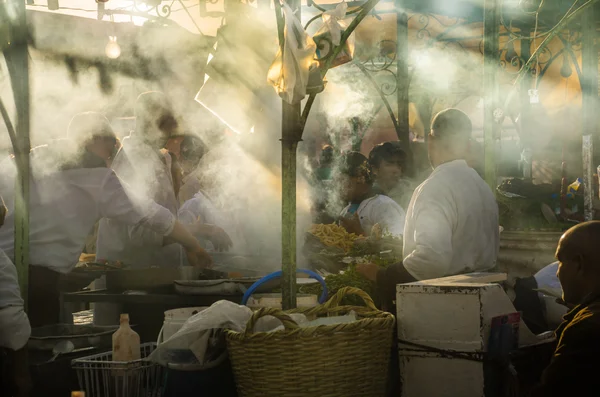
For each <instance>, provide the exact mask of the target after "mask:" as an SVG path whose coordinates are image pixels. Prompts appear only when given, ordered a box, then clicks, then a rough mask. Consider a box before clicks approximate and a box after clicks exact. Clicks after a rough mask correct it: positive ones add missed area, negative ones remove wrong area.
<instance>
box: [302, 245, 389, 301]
mask: <svg viewBox="0 0 600 397" xmlns="http://www.w3.org/2000/svg"><path fill="white" fill-rule="evenodd" d="M396 261H398V259H397V258H395V257H388V258H382V257H381V256H376V255H373V256H367V257H361V258H356V260H354V261H353V263H350V264H349V265H348V266H347V267H346V268H345V269H344V270H343V271H340V272H339V273H336V274H329V275H327V276H326V277H325V284H326V285H327V292H328V295H329V297H332V296H333V295H335V293H336V292H337V291H338V290H339V289H341V288H344V287H356V288H360V289H361V290H363V291H365V292H366V293H367V294H369V295H370V296H371V298H372V299H373V301H374V302H375V304H376V305H378V306H379V304H380V303H381V302H380V299H379V296H378V294H377V289H376V285H375V283H373V282H371V281H369V280H367V279H366V278H364V277H363V276H362V275H360V274H359V273H358V272H357V271H356V266H357V264H359V263H375V264H376V265H379V266H380V267H381V268H386V267H388V266H389V265H391V264H393V263H395V262H396ZM298 292H300V293H303V294H314V295H317V296H320V295H321V292H322V287H321V284H307V285H303V286H301V287H300V288H299V291H298ZM343 304H347V305H356V306H363V301H362V299H360V298H359V297H356V296H349V297H346V298H344V301H343Z"/></svg>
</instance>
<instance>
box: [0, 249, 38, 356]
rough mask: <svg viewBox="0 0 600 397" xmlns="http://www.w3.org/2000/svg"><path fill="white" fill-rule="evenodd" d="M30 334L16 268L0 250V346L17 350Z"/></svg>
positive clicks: (23, 344)
mask: <svg viewBox="0 0 600 397" xmlns="http://www.w3.org/2000/svg"><path fill="white" fill-rule="evenodd" d="M30 336H31V326H30V325H29V318H28V317H27V314H26V313H25V310H24V309H23V299H22V298H21V291H20V289H19V281H18V279H17V269H16V268H15V265H13V263H12V262H11V260H10V259H9V257H8V256H6V254H5V253H4V251H2V250H0V347H4V348H8V349H12V350H19V349H21V348H22V347H23V346H25V344H26V343H27V341H28V340H29V337H30Z"/></svg>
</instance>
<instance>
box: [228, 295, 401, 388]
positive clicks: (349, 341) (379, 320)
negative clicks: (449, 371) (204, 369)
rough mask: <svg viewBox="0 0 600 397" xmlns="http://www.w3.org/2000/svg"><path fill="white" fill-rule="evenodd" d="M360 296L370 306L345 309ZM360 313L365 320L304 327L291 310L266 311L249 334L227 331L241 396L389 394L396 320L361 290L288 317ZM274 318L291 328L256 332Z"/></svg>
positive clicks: (258, 315)
mask: <svg viewBox="0 0 600 397" xmlns="http://www.w3.org/2000/svg"><path fill="white" fill-rule="evenodd" d="M346 295H358V296H360V297H361V298H362V299H363V300H364V301H365V304H366V307H356V306H340V302H341V301H342V299H343V298H344V296H346ZM350 310H354V311H355V312H356V313H357V316H358V318H359V320H357V321H354V322H351V323H346V324H335V325H321V326H318V327H306V328H300V327H299V326H298V325H297V324H296V323H295V322H294V321H293V320H292V319H291V318H290V317H289V316H288V315H287V314H286V313H285V312H282V311H281V310H278V309H273V308H263V309H260V310H258V311H257V312H255V313H254V315H253V316H252V318H251V319H250V321H249V322H248V324H247V326H246V330H245V331H244V332H234V331H228V332H227V347H228V350H229V356H230V359H231V363H232V366H233V372H234V375H235V380H236V383H237V388H238V392H239V395H240V397H281V396H286V397H315V396H319V397H351V396H369V397H383V396H384V395H385V389H386V380H387V375H388V366H389V362H390V357H391V352H392V340H393V330H394V324H395V319H394V316H393V315H391V314H390V313H385V312H382V311H380V310H378V309H377V308H376V307H375V304H374V303H373V301H372V300H371V298H370V297H369V296H368V295H367V294H366V293H364V292H363V291H361V290H359V289H357V288H350V287H347V288H343V289H341V290H339V291H338V292H337V294H336V295H334V296H333V297H332V298H331V299H330V300H329V301H328V302H326V303H325V304H323V305H320V306H316V307H314V308H310V309H305V310H293V311H289V312H287V313H292V312H295V313H298V312H300V313H304V314H306V315H307V316H311V315H319V316H324V315H330V314H331V315H339V314H343V313H347V312H349V311H350ZM267 315H271V316H274V317H276V318H278V319H279V320H281V322H282V323H283V325H284V327H285V329H284V330H281V331H276V332H254V331H253V330H254V325H255V324H256V322H257V321H258V319H259V318H261V317H263V316H267Z"/></svg>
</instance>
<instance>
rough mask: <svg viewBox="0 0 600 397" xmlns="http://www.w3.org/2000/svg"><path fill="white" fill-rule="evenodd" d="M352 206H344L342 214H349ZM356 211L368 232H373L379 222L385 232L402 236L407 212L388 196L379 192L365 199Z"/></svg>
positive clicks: (362, 225)
mask: <svg viewBox="0 0 600 397" xmlns="http://www.w3.org/2000/svg"><path fill="white" fill-rule="evenodd" d="M350 207H351V205H348V206H347V207H346V208H344V209H343V210H342V213H341V214H340V215H341V216H342V217H345V216H347V215H348V210H349V209H350ZM356 213H357V214H358V219H359V220H360V226H361V227H362V229H363V231H364V232H365V233H367V234H369V233H371V229H372V228H373V226H375V224H377V223H379V226H381V229H382V230H383V232H384V233H389V234H391V235H393V236H402V234H403V232H404V222H405V219H406V213H405V212H404V209H402V207H400V205H398V203H396V202H395V201H394V200H392V199H391V198H389V197H388V196H384V195H381V194H378V195H375V196H373V197H370V198H368V199H366V200H363V201H362V202H361V203H360V205H359V206H358V209H357V210H356Z"/></svg>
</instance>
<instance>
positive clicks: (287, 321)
mask: <svg viewBox="0 0 600 397" xmlns="http://www.w3.org/2000/svg"><path fill="white" fill-rule="evenodd" d="M265 316H273V317H275V318H276V319H278V320H279V321H281V323H282V324H283V327H284V328H285V329H286V330H292V329H297V328H300V327H299V326H298V324H296V322H295V321H294V320H292V318H291V317H290V316H288V315H287V314H285V313H284V312H283V311H281V310H279V309H276V308H274V307H263V308H260V309H258V310H257V311H255V312H254V313H253V314H252V317H250V320H248V323H247V324H246V330H245V331H244V336H248V335H251V334H253V333H254V327H255V326H256V323H257V322H258V320H259V319H260V318H262V317H265Z"/></svg>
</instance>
